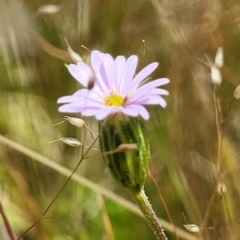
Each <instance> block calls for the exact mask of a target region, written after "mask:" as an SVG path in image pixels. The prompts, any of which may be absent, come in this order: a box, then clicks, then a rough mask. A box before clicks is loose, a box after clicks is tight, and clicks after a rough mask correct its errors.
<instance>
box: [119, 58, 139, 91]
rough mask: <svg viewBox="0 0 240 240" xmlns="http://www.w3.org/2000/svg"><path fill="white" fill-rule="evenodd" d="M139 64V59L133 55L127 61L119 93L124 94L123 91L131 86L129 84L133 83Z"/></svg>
mask: <svg viewBox="0 0 240 240" xmlns="http://www.w3.org/2000/svg"><path fill="white" fill-rule="evenodd" d="M137 63H138V57H137V56H136V55H132V56H130V57H129V58H128V59H127V62H126V66H125V69H124V72H123V75H122V79H121V80H120V84H119V89H118V92H119V93H120V94H123V93H124V92H123V90H124V89H125V88H126V87H128V86H129V83H130V82H131V81H132V79H133V76H134V74H135V71H136V68H137Z"/></svg>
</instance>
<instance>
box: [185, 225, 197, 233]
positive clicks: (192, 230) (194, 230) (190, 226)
mask: <svg viewBox="0 0 240 240" xmlns="http://www.w3.org/2000/svg"><path fill="white" fill-rule="evenodd" d="M183 226H184V227H185V228H186V229H187V230H188V231H190V232H195V233H197V232H199V231H200V228H199V227H198V226H197V225H196V224H184V225H183Z"/></svg>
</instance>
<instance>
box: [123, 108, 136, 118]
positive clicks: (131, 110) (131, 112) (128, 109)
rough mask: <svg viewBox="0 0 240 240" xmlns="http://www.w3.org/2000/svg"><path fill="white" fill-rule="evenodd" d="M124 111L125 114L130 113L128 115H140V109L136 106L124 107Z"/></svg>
mask: <svg viewBox="0 0 240 240" xmlns="http://www.w3.org/2000/svg"><path fill="white" fill-rule="evenodd" d="M122 113H123V114H126V115H128V116H131V117H136V116H137V115H139V113H138V111H136V110H135V109H134V107H132V106H129V107H128V106H127V107H124V108H123V109H122Z"/></svg>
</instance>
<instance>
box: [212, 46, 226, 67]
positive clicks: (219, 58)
mask: <svg viewBox="0 0 240 240" xmlns="http://www.w3.org/2000/svg"><path fill="white" fill-rule="evenodd" d="M223 61H224V56H223V48H222V47H219V48H218V49H217V53H216V56H215V60H214V65H215V66H216V67H218V68H221V67H222V66H223Z"/></svg>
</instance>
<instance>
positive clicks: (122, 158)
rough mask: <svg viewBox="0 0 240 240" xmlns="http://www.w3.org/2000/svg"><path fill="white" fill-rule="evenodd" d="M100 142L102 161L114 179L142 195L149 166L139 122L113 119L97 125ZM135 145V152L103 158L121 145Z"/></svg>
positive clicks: (147, 152) (144, 132) (146, 145)
mask: <svg viewBox="0 0 240 240" xmlns="http://www.w3.org/2000/svg"><path fill="white" fill-rule="evenodd" d="M99 134H100V136H99V142H100V148H101V151H102V153H103V157H104V160H105V162H106V164H107V166H108V169H109V171H110V173H111V175H112V176H113V178H114V179H115V180H116V181H118V182H119V183H120V184H121V185H123V187H124V188H127V189H128V190H131V191H132V190H134V191H135V192H139V191H141V189H142V187H143V185H144V182H145V179H146V177H147V174H148V170H149V165H150V153H149V142H148V139H147V136H146V131H145V127H144V122H143V120H142V119H140V118H128V117H125V116H115V117H114V118H112V119H109V118H108V119H105V120H103V121H101V122H100V124H99ZM126 143H127V144H132V143H134V144H137V149H134V150H128V151H124V152H115V153H112V154H104V153H107V152H111V151H114V150H116V149H117V147H118V146H119V145H121V144H126Z"/></svg>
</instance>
